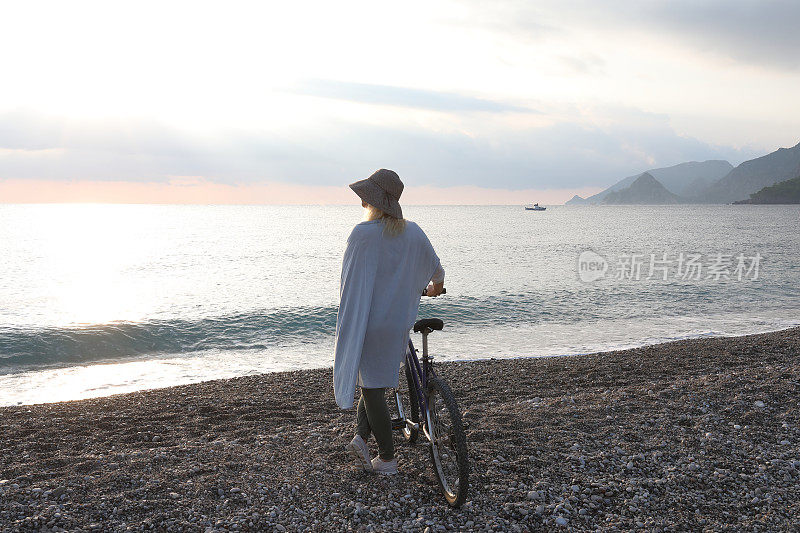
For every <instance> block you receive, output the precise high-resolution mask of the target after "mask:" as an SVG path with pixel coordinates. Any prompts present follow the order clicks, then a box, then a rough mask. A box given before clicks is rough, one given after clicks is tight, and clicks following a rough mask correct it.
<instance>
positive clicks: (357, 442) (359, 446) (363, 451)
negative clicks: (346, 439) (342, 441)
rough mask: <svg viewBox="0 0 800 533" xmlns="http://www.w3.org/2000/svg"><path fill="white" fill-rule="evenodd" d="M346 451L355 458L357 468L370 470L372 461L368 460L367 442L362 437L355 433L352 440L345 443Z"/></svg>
mask: <svg viewBox="0 0 800 533" xmlns="http://www.w3.org/2000/svg"><path fill="white" fill-rule="evenodd" d="M347 451H348V452H350V455H352V456H353V459H355V460H356V465H357V466H358V467H359V468H363V469H364V470H366V471H367V472H371V471H372V463H371V462H370V460H369V450H368V449H367V443H366V442H364V439H362V438H361V435H356V436H355V437H353V440H351V441H350V444H348V445H347Z"/></svg>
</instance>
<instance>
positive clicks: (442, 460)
mask: <svg viewBox="0 0 800 533" xmlns="http://www.w3.org/2000/svg"><path fill="white" fill-rule="evenodd" d="M427 418H428V420H427V423H428V431H429V432H430V437H431V439H430V440H431V442H430V448H429V449H430V453H431V462H432V463H433V470H434V474H435V475H436V478H437V479H438V480H439V488H440V489H441V490H442V493H443V494H444V497H445V499H446V500H447V503H448V504H449V505H450V506H452V507H461V505H462V504H463V503H464V502H465V501H466V500H467V491H468V488H469V457H468V456H467V437H466V435H465V434H464V424H463V422H462V420H461V411H460V410H459V408H458V404H457V403H456V400H455V397H454V396H453V392H452V391H451V390H450V387H449V386H448V385H447V383H445V382H444V381H442V380H441V379H440V378H438V377H434V378H432V379H431V380H430V381H429V382H428V416H427Z"/></svg>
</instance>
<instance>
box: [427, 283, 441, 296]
mask: <svg viewBox="0 0 800 533" xmlns="http://www.w3.org/2000/svg"><path fill="white" fill-rule="evenodd" d="M443 291H444V282H441V283H433V282H431V283H430V284H429V285H428V287H427V288H426V289H425V292H424V295H425V296H430V297H431V298H435V297H437V296H439V295H440V294H442V292H443Z"/></svg>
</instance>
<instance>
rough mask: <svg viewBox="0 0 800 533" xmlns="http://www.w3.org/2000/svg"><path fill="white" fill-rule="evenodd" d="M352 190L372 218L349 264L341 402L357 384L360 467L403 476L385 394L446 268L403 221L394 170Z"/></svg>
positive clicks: (337, 375)
mask: <svg viewBox="0 0 800 533" xmlns="http://www.w3.org/2000/svg"><path fill="white" fill-rule="evenodd" d="M350 188H351V189H353V191H355V193H356V194H357V195H358V196H359V197H361V200H362V202H361V205H362V206H363V207H364V208H365V210H366V212H365V214H366V216H365V220H364V221H363V222H361V223H359V224H357V225H356V227H355V228H353V231H352V233H351V234H350V238H348V239H347V249H346V251H345V253H344V260H343V261H342V279H341V286H340V291H339V297H340V302H339V313H338V315H337V317H336V359H335V363H334V367H333V383H334V390H335V393H336V403H338V404H339V406H340V407H341V408H342V409H350V408H351V407H353V399H354V395H355V388H356V384H358V386H359V387H360V388H361V398H360V399H359V401H358V409H357V419H358V427H357V433H356V436H355V437H354V438H353V440H352V442H351V443H350V444H349V445H348V446H347V449H348V451H349V452H350V453H351V454H352V455H353V457H354V458H355V459H356V462H357V463H358V465H359V467H362V468H364V469H365V470H369V471H374V472H378V473H381V474H396V473H397V459H395V457H394V443H393V441H392V421H391V420H390V418H389V409H388V407H387V405H386V398H385V396H384V390H385V389H386V388H387V387H397V383H398V376H399V371H400V364H401V363H402V361H403V358H404V357H405V352H406V346H408V332H409V330H410V329H411V327H412V326H413V325H414V321H415V320H416V317H417V311H418V310H419V300H420V295H421V294H422V291H423V289H425V288H426V286H428V287H427V295H428V296H438V295H439V294H441V292H442V287H443V286H444V270H443V269H442V266H441V264H440V263H439V258H438V257H437V256H436V252H434V251H433V246H431V243H430V241H429V240H428V237H427V236H426V235H425V233H424V232H423V231H422V230H421V229H420V228H419V226H417V225H416V224H414V223H413V222H411V221H407V220H404V219H403V211H402V209H401V208H400V204H399V202H398V200H399V199H400V195H401V194H402V192H403V182H402V181H400V177H399V176H398V175H397V174H396V173H395V172H393V171H391V170H386V169H380V170H378V171H376V172H375V173H374V174H372V175H371V176H370V177H369V178H367V179H364V180H361V181H357V182H355V183H353V184H351V185H350ZM429 281H430V282H432V283H431V284H430V285H428V282H429ZM370 434H373V435H375V440H376V441H377V443H378V449H379V455H378V456H377V457H375V458H374V459H372V460H370V455H369V450H368V449H367V443H366V441H367V440H368V439H369V436H370Z"/></svg>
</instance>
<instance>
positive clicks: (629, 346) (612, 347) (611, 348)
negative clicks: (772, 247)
mask: <svg viewBox="0 0 800 533" xmlns="http://www.w3.org/2000/svg"><path fill="white" fill-rule="evenodd" d="M774 326H775V325H771V326H767V327H766V329H762V328H753V329H752V330H749V331H747V332H745V333H736V334H729V333H724V332H723V333H714V332H709V333H701V334H687V335H678V336H673V337H656V338H652V337H651V338H646V339H645V340H642V341H636V342H630V343H625V344H609V345H607V346H603V347H601V348H600V349H597V350H592V351H586V352H569V353H558V354H544V355H514V356H487V357H475V358H461V359H458V360H445V359H438V360H440V361H443V362H449V363H466V362H475V361H490V360H513V359H546V358H551V357H582V356H589V355H597V354H603V353H609V352H618V351H624V350H635V349H639V348H646V347H652V346H659V345H662V344H669V343H671V342H678V341H685V340H700V339H715V338H737V337H745V336H749V335H761V334H767V333H777V332H781V331H786V330H790V329H793V328H797V327H800V322H798V323H792V324H786V325H781V327H778V329H772V328H773V327H774ZM651 341H652V342H651ZM185 355H186V354H175V355H173V356H170V357H163V358H152V357H150V356H148V355H141V356H136V357H131V358H127V359H124V360H115V359H100V360H95V361H87V362H86V363H83V364H67V363H64V364H51V365H46V366H42V367H39V368H27V369H18V370H15V371H12V372H8V373H3V374H0V383H2V380H3V379H13V377H14V376H22V375H27V374H38V373H47V372H56V373H58V372H70V371H73V372H75V371H80V370H84V371H85V370H86V369H91V368H93V367H98V366H105V365H127V364H142V363H161V364H170V363H171V362H174V361H175V360H188V361H191V358H187V357H185ZM188 364H189V365H191V362H189V363H188ZM332 367H333V364H332V362H330V363H329V364H320V365H319V366H309V367H307V368H302V369H276V370H271V371H266V372H257V373H254V372H249V373H241V374H238V375H236V374H234V375H230V376H227V377H218V378H210V379H205V378H202V377H201V378H199V379H195V378H193V377H190V378H188V380H187V381H182V382H178V383H175V384H171V385H164V386H147V385H145V386H144V387H143V388H138V389H137V388H130V387H128V386H126V385H124V384H123V385H115V386H107V387H106V390H102V391H101V392H100V393H99V394H96V395H85V394H80V393H79V394H78V395H77V397H74V398H64V399H56V400H53V401H48V402H36V401H27V402H25V401H16V402H13V403H2V402H0V408H2V407H13V406H17V407H19V406H26V405H40V404H44V403H48V404H50V403H63V402H71V401H81V400H88V399H92V398H105V397H110V396H118V395H121V394H130V393H133V392H147V391H154V390H160V389H164V388H171V387H174V386H182V385H192V384H197V383H205V382H207V381H218V380H225V379H235V378H237V377H246V376H253V375H263V374H274V373H280V372H292V371H295V370H301V371H306V370H325V369H331V368H332ZM115 389H121V390H117V391H116V392H114V391H115ZM91 390H98V389H97V388H94V389H91ZM84 392H85V391H84Z"/></svg>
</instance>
